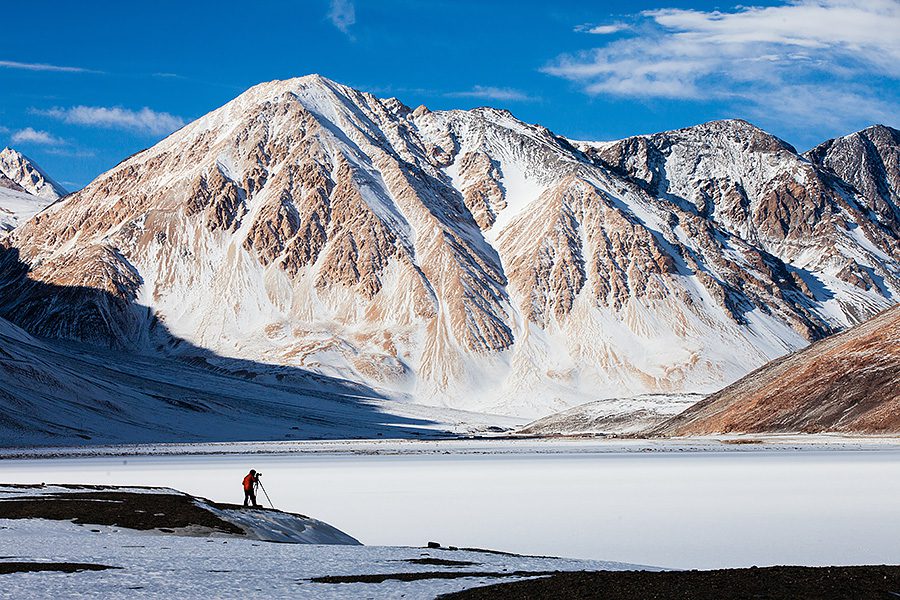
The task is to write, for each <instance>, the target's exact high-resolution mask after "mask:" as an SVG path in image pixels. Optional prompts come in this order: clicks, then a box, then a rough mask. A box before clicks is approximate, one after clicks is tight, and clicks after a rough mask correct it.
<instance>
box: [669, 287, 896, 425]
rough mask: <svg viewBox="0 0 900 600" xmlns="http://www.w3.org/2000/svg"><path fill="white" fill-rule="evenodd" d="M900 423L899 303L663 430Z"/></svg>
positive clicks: (701, 405) (683, 415)
mask: <svg viewBox="0 0 900 600" xmlns="http://www.w3.org/2000/svg"><path fill="white" fill-rule="evenodd" d="M798 431H801V432H808V433H816V432H821V431H840V432H851V433H882V434H885V433H890V434H896V433H897V432H898V431H900V305H898V306H895V307H893V308H891V309H888V310H886V311H884V312H883V313H881V314H879V315H877V316H875V317H873V318H871V319H869V320H868V321H866V322H864V323H862V324H860V325H857V326H855V327H853V328H851V329H849V330H847V331H844V332H842V333H839V334H837V335H833V336H830V337H828V338H826V339H824V340H819V341H818V342H816V343H814V344H812V345H811V346H809V347H808V348H805V349H803V350H801V351H800V352H797V353H796V354H792V355H790V356H787V357H784V358H782V359H779V360H775V361H772V362H771V363H769V364H767V365H766V366H764V367H762V368H760V369H758V370H756V371H754V372H753V373H751V374H749V375H747V376H746V377H743V378H742V379H740V380H738V381H737V382H735V383H734V384H732V385H730V386H728V387H727V388H725V389H724V390H722V391H720V392H718V393H716V394H713V395H712V396H710V397H708V398H706V399H704V400H703V401H701V402H698V403H697V404H695V405H694V406H692V407H690V408H688V409H687V410H686V411H684V412H683V413H681V414H679V415H678V416H676V417H673V418H672V419H671V420H669V421H667V422H666V423H664V424H662V425H660V426H659V427H657V428H656V429H655V430H654V433H655V434H658V435H676V436H681V435H707V434H715V433H777V432H798Z"/></svg>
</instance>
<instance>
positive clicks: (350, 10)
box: [328, 0, 356, 35]
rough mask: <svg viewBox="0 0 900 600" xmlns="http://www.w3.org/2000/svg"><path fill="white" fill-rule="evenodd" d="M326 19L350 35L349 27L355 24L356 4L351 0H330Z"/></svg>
mask: <svg viewBox="0 0 900 600" xmlns="http://www.w3.org/2000/svg"><path fill="white" fill-rule="evenodd" d="M328 19H329V20H330V21H331V24H332V25H334V26H335V27H337V28H338V29H340V30H341V31H342V32H344V33H346V34H347V35H350V27H352V26H353V25H355V24H356V6H354V4H353V0H331V6H330V7H329V9H328Z"/></svg>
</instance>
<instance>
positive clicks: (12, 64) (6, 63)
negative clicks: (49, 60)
mask: <svg viewBox="0 0 900 600" xmlns="http://www.w3.org/2000/svg"><path fill="white" fill-rule="evenodd" d="M0 69H21V70H24V71H54V72H57V73H99V72H100V71H94V70H91V69H83V68H81V67H61V66H59V65H48V64H44V63H25V62H18V61H14V60H0Z"/></svg>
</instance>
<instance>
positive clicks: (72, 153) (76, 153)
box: [44, 148, 97, 183]
mask: <svg viewBox="0 0 900 600" xmlns="http://www.w3.org/2000/svg"><path fill="white" fill-rule="evenodd" d="M44 153H45V154H53V155H55V156H65V157H66V158H92V157H94V156H96V155H97V154H96V153H95V152H94V151H93V150H66V149H64V148H50V149H48V150H44ZM62 183H67V182H65V181H64V182H62ZM69 183H71V182H69Z"/></svg>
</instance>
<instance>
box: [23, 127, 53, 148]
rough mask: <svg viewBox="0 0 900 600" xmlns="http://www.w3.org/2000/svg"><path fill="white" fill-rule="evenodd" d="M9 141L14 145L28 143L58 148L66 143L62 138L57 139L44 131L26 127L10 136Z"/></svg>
mask: <svg viewBox="0 0 900 600" xmlns="http://www.w3.org/2000/svg"><path fill="white" fill-rule="evenodd" d="M11 139H12V141H13V142H14V143H16V144H22V143H29V144H41V145H44V146H60V145H62V144H65V143H66V141H65V140H63V139H62V138H58V137H56V136H55V135H53V134H51V133H48V132H46V131H39V130H36V129H32V128H31V127H26V128H25V129H20V130H18V131H16V132H15V133H14V134H12V138H11Z"/></svg>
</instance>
